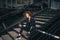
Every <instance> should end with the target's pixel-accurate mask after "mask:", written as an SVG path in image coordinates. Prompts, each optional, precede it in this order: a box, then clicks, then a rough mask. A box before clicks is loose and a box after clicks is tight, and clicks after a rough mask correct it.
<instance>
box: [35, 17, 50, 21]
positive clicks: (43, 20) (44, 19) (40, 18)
mask: <svg viewBox="0 0 60 40" xmlns="http://www.w3.org/2000/svg"><path fill="white" fill-rule="evenodd" d="M34 19H35V20H43V21H49V19H43V18H34Z"/></svg>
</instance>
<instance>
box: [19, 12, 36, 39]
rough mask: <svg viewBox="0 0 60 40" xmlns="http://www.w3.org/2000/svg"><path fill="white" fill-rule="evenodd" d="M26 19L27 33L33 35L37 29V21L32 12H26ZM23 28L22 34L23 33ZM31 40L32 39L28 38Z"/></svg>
mask: <svg viewBox="0 0 60 40" xmlns="http://www.w3.org/2000/svg"><path fill="white" fill-rule="evenodd" d="M24 17H25V18H26V31H27V32H28V34H31V33H32V31H33V30H34V29H35V28H36V26H35V20H34V19H33V18H32V14H31V12H30V11H25V12H24ZM22 30H23V28H21V31H20V34H21V33H22ZM28 39H29V40H30V37H29V38H28Z"/></svg>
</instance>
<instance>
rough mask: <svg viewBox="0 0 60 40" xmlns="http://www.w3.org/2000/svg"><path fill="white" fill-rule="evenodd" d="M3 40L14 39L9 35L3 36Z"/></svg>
mask: <svg viewBox="0 0 60 40" xmlns="http://www.w3.org/2000/svg"><path fill="white" fill-rule="evenodd" d="M2 38H3V39H4V40H12V38H11V37H10V36H9V35H8V34H6V35H2Z"/></svg>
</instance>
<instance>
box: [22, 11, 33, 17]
mask: <svg viewBox="0 0 60 40" xmlns="http://www.w3.org/2000/svg"><path fill="white" fill-rule="evenodd" d="M31 13H32V12H31V11H25V12H24V14H23V15H24V16H25V17H26V14H29V16H32V15H31Z"/></svg>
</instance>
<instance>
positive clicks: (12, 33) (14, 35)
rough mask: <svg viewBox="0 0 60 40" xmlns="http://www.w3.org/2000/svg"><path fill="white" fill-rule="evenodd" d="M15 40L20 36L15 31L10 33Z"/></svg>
mask: <svg viewBox="0 0 60 40" xmlns="http://www.w3.org/2000/svg"><path fill="white" fill-rule="evenodd" d="M8 33H9V34H10V35H11V36H12V37H13V38H14V39H15V38H16V37H17V36H18V33H16V32H14V31H9V32H8Z"/></svg>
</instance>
